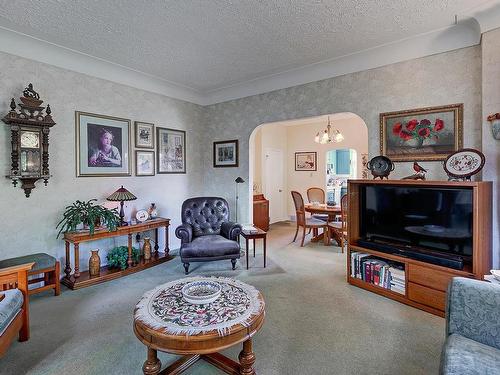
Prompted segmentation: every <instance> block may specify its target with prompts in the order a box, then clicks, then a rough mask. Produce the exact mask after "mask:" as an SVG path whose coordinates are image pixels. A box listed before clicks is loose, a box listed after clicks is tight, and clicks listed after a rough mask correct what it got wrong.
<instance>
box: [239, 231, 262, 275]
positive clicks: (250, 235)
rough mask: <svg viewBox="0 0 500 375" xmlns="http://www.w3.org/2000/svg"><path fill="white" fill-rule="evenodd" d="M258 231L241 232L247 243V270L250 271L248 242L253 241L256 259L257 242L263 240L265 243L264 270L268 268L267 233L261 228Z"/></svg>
mask: <svg viewBox="0 0 500 375" xmlns="http://www.w3.org/2000/svg"><path fill="white" fill-rule="evenodd" d="M255 230H256V231H252V232H250V231H247V230H242V231H241V236H242V237H243V238H245V243H246V253H247V254H246V257H247V269H248V240H253V257H254V258H255V240H256V239H259V238H262V240H263V242H264V268H266V236H267V232H265V231H263V230H262V229H260V228H255Z"/></svg>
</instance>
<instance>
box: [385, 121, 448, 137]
mask: <svg viewBox="0 0 500 375" xmlns="http://www.w3.org/2000/svg"><path fill="white" fill-rule="evenodd" d="M443 129H444V121H443V120H441V119H440V118H437V119H436V120H435V121H434V125H432V122H431V121H430V120H429V119H426V118H424V119H422V120H420V121H419V120H417V119H411V120H410V121H408V122H407V123H406V124H404V123H401V122H397V123H395V124H394V125H393V127H392V133H393V134H394V135H396V136H398V137H399V138H401V139H402V140H403V141H408V140H410V139H418V140H419V141H423V140H424V139H426V138H430V137H434V138H435V139H438V133H439V132H440V131H441V130H443Z"/></svg>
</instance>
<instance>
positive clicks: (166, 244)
mask: <svg viewBox="0 0 500 375" xmlns="http://www.w3.org/2000/svg"><path fill="white" fill-rule="evenodd" d="M169 252H170V248H169V247H168V225H167V226H166V227H165V255H168V253H169Z"/></svg>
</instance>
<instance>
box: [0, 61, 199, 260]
mask: <svg viewBox="0 0 500 375" xmlns="http://www.w3.org/2000/svg"><path fill="white" fill-rule="evenodd" d="M0 67H1V69H0V82H2V89H1V90H0V114H2V117H3V115H4V114H6V113H7V112H8V111H9V103H10V99H11V98H12V97H14V98H16V101H18V100H17V98H18V97H19V96H21V93H22V90H23V89H24V87H25V86H26V85H27V84H28V83H29V82H32V83H33V84H34V88H35V90H37V91H38V92H39V94H40V97H41V99H42V100H44V104H47V103H49V104H50V106H51V108H52V115H53V117H54V120H55V121H56V122H57V124H56V125H55V126H54V127H53V128H52V130H51V134H50V147H49V153H50V160H49V163H50V171H51V173H52V175H53V177H52V178H51V179H50V180H49V184H48V186H47V187H45V186H44V185H43V182H38V183H37V187H36V188H35V189H34V190H33V192H32V194H31V197H30V198H25V196H24V192H23V191H22V190H21V189H20V188H19V187H18V188H14V187H12V185H11V183H10V180H8V179H6V178H1V179H0V193H1V194H0V212H1V213H2V215H3V216H2V220H1V221H2V229H1V233H2V245H1V246H0V259H5V258H9V257H14V256H19V255H23V254H30V253H34V252H41V251H43V252H47V253H49V254H52V255H55V256H57V257H58V258H60V259H62V258H63V257H64V246H63V241H62V240H61V239H59V240H56V233H57V232H56V230H55V227H56V224H57V222H58V221H59V219H60V217H61V215H62V212H63V210H64V207H65V206H66V205H68V204H70V203H72V202H74V201H75V200H77V199H79V200H87V199H91V198H97V199H99V200H100V201H104V200H105V198H106V197H107V196H108V195H110V194H111V193H112V192H113V191H115V190H116V189H117V188H119V187H120V185H121V184H123V185H124V186H125V187H126V188H127V189H129V190H130V191H131V192H132V193H133V194H134V195H136V196H137V197H138V200H136V201H133V202H130V203H129V204H128V205H127V206H128V207H126V215H128V214H129V213H130V212H133V211H135V210H137V209H142V208H147V207H148V206H149V204H150V202H156V203H157V205H158V210H159V213H160V215H162V216H165V217H170V218H172V219H173V227H174V228H175V225H177V224H179V216H180V206H181V204H182V201H183V200H184V199H185V198H186V197H189V196H192V195H195V194H198V193H199V192H200V191H201V190H200V186H201V177H202V171H201V167H200V156H201V153H200V151H199V149H200V144H203V143H202V142H204V141H203V137H202V133H201V131H200V123H201V121H200V120H201V118H202V110H203V108H202V107H200V106H198V105H195V104H190V103H187V102H183V101H179V100H174V99H170V98H167V97H165V96H161V95H157V94H152V93H149V92H146V91H142V90H138V89H135V88H132V87H128V86H124V85H120V84H115V83H112V82H109V81H105V80H102V79H98V78H93V77H90V76H86V75H83V74H80V73H75V72H72V71H68V70H64V69H60V68H57V67H54V66H51V65H46V64H43V63H39V62H35V61H32V60H27V59H24V58H20V57H16V56H13V55H9V54H5V53H0ZM76 110H78V111H87V112H92V113H98V114H105V115H110V116H117V117H123V118H128V119H131V120H132V121H135V120H137V121H145V122H152V123H154V124H155V125H157V126H162V127H169V128H175V129H183V130H186V131H187V154H188V162H187V174H176V175H156V176H154V177H134V176H132V177H112V178H105V177H80V178H77V177H75V176H76V173H75V111H76ZM0 144H1V145H2V150H1V157H0V171H2V173H5V174H6V173H7V172H8V170H9V169H10V131H9V127H8V126H6V125H5V124H3V123H1V125H0ZM132 148H133V146H132ZM132 170H133V172H132V174H134V172H135V170H134V164H133V168H132ZM161 232H163V231H161ZM170 237H171V242H170V243H171V247H173V248H176V247H178V245H177V244H178V242H177V239H176V238H175V236H174V235H173V229H171V230H170ZM125 243H126V237H123V238H119V239H117V240H109V241H100V242H99V241H96V242H92V243H88V244H87V245H82V246H83V247H81V251H80V254H81V255H80V258H81V269H86V268H87V266H88V263H87V261H88V257H89V250H90V249H94V248H99V249H102V250H101V252H100V255H101V259H102V260H103V261H105V257H104V254H103V253H104V250H106V249H109V248H110V247H112V246H113V245H114V244H116V245H122V244H125ZM63 264H64V263H63ZM62 268H64V266H63V267H62Z"/></svg>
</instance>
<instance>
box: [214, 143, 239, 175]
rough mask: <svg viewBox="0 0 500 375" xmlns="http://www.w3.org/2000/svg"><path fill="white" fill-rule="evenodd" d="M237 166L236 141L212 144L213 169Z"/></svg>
mask: <svg viewBox="0 0 500 375" xmlns="http://www.w3.org/2000/svg"><path fill="white" fill-rule="evenodd" d="M237 166H238V140H237V139H233V140H230V141H219V142H214V168H223V167H237Z"/></svg>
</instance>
